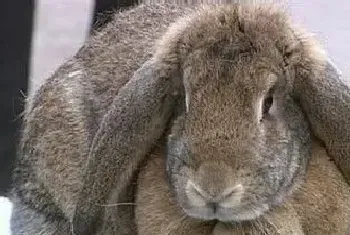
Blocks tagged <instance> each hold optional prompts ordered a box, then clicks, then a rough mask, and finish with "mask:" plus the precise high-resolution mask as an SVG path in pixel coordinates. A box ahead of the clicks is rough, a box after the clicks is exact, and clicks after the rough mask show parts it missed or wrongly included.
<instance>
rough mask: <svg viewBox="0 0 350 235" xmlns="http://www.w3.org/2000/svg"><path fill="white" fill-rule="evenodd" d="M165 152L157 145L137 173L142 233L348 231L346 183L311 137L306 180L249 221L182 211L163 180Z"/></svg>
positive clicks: (307, 234) (312, 234)
mask: <svg viewBox="0 0 350 235" xmlns="http://www.w3.org/2000/svg"><path fill="white" fill-rule="evenodd" d="M165 153H166V151H165V149H164V147H163V146H159V147H158V148H157V149H156V150H155V151H154V152H153V153H152V154H151V155H150V156H149V158H148V161H147V163H146V164H145V166H143V168H142V170H141V172H140V174H139V180H138V190H137V196H136V221H137V228H138V231H139V233H138V234H140V235H151V234H152V235H154V234H162V235H165V234H166V235H175V234H178V235H185V234H191V235H197V234H198V235H247V234H249V235H262V234H266V235H267V234H268V235H324V234H332V235H346V234H348V231H349V229H350V222H349V218H350V190H349V186H348V184H347V183H346V181H345V180H344V178H343V176H342V175H341V173H340V172H339V169H338V168H337V167H336V166H335V164H334V162H333V161H332V160H331V159H330V158H329V156H328V155H327V152H326V150H325V148H324V147H323V146H322V145H321V144H320V143H319V142H318V141H314V142H313V148H312V156H311V159H310V162H309V167H308V171H307V174H306V180H305V182H304V183H303V184H302V185H301V186H300V187H298V189H297V190H296V191H295V193H294V194H293V195H292V196H291V197H288V199H287V200H286V201H285V203H284V204H282V205H280V206H278V207H274V208H273V209H272V210H271V211H269V212H267V213H265V214H264V215H262V216H261V217H259V218H258V219H256V220H254V221H249V222H246V221H243V222H236V223H223V222H217V221H203V220H197V219H194V218H191V217H189V216H188V215H187V214H186V213H184V211H183V210H182V209H181V208H180V207H179V206H178V205H177V203H176V199H175V198H174V195H173V193H172V192H171V190H170V187H169V184H168V181H167V180H166V178H167V176H166V171H165V165H166V160H165ZM330 189H334V190H330Z"/></svg>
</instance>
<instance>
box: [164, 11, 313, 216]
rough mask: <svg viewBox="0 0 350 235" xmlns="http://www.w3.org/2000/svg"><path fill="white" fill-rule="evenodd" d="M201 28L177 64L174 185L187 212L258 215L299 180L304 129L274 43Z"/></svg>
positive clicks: (171, 159)
mask: <svg viewBox="0 0 350 235" xmlns="http://www.w3.org/2000/svg"><path fill="white" fill-rule="evenodd" d="M217 18H220V17H219V16H217V17H216V19H217ZM207 22H208V21H207ZM213 22H215V19H213ZM213 24H214V23H213ZM259 24H260V23H259ZM208 25H209V26H208ZM197 26H198V24H197ZM206 26H207V28H208V27H209V28H211V29H213V28H215V27H214V26H212V27H211V26H210V24H208V23H207V25H206ZM217 27H218V28H219V27H221V26H220V25H219V26H217ZM200 28H201V27H200V26H198V27H197V29H198V30H197V32H196V30H195V29H193V30H192V31H190V33H188V34H187V35H186V34H185V33H184V35H183V39H182V45H183V47H182V48H185V47H186V46H187V47H188V48H190V49H187V51H186V54H184V55H183V56H182V58H184V59H183V63H182V64H181V66H182V67H181V68H182V70H183V72H182V75H183V81H184V90H185V93H186V98H185V99H184V104H183V111H182V112H179V113H180V114H179V115H178V116H177V118H176V119H175V120H174V122H173V124H172V129H171V132H170V134H169V137H168V142H167V173H168V178H169V181H170V185H171V189H172V191H173V192H174V194H175V196H176V199H177V201H178V204H179V205H180V206H181V207H182V209H183V210H184V211H185V213H187V214H188V215H189V216H191V217H195V218H199V219H204V220H214V219H217V220H220V221H242V220H251V219H255V218H256V217H258V216H260V215H261V214H262V213H264V212H266V211H267V210H269V209H270V208H271V206H273V205H276V204H279V203H281V202H282V201H283V199H285V198H286V197H287V196H288V195H290V194H291V192H293V190H294V189H295V188H296V187H297V186H298V185H299V182H300V180H301V179H302V177H303V175H304V173H305V171H306V165H307V160H308V156H309V155H310V146H311V137H310V130H309V126H308V123H307V121H306V117H305V116H304V113H303V112H302V110H301V108H300V107H299V105H298V104H297V103H296V102H295V101H294V99H293V98H292V90H293V88H292V87H293V85H292V84H291V83H292V80H293V79H291V76H292V75H291V74H290V72H289V71H288V69H286V66H285V64H284V58H283V57H284V55H283V54H282V53H281V50H279V49H278V47H277V46H276V45H277V43H276V42H275V40H273V39H271V40H269V38H268V36H267V35H265V36H264V40H261V41H258V40H259V38H258V37H256V38H254V37H248V36H246V35H249V33H235V32H233V31H234V30H233V29H232V27H231V28H230V29H227V30H222V31H221V33H217V34H216V33H215V29H213V30H212V31H211V33H210V31H209V30H207V29H205V30H206V31H205V30H204V31H201V32H198V31H199V29H200ZM251 28H254V27H251ZM255 28H258V27H255ZM241 31H242V30H241ZM217 32H219V31H217ZM252 32H254V31H252ZM206 33H207V34H206ZM198 35H200V36H198ZM275 35H277V33H275ZM193 38H202V39H203V40H202V41H198V43H193V42H192V41H191V40H193ZM209 39H210V40H209ZM260 39H261V38H260ZM186 40H187V41H186ZM191 42H192V43H191ZM189 45H190V46H189Z"/></svg>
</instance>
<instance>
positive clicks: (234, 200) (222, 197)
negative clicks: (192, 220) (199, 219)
mask: <svg viewBox="0 0 350 235" xmlns="http://www.w3.org/2000/svg"><path fill="white" fill-rule="evenodd" d="M186 193H187V197H188V199H189V201H190V203H191V204H192V205H193V206H197V207H204V206H206V207H211V208H213V209H214V210H215V209H216V208H217V207H233V206H235V205H237V204H238V203H240V200H241V197H242V193H243V186H242V185H241V184H236V185H234V186H232V187H227V188H224V189H223V190H220V191H216V192H215V193H212V192H208V191H205V190H203V188H201V187H200V186H199V185H198V184H195V183H194V182H193V181H189V182H188V184H187V188H186Z"/></svg>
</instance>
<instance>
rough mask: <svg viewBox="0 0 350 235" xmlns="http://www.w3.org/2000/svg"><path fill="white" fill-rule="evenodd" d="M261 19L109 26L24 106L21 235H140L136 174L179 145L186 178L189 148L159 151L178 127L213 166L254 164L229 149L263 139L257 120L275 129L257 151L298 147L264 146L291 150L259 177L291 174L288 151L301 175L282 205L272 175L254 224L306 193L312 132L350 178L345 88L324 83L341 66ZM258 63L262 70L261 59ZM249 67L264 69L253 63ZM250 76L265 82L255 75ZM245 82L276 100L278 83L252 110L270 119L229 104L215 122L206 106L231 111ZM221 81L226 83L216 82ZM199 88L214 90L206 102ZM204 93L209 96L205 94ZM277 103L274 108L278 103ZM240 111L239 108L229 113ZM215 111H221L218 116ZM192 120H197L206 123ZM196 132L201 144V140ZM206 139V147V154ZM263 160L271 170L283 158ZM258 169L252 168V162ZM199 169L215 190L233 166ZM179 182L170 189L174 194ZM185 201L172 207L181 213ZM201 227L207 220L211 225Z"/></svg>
mask: <svg viewBox="0 0 350 235" xmlns="http://www.w3.org/2000/svg"><path fill="white" fill-rule="evenodd" d="M254 9H255V10H254ZM262 9H265V8H264V7H262V6H260V7H258V8H254V7H252V6H248V5H244V4H243V5H237V4H229V5H223V6H215V5H210V6H207V7H204V8H202V7H200V6H192V5H191V6H189V5H171V4H164V5H157V4H153V5H142V4H141V5H139V6H137V7H135V8H131V9H129V10H126V11H122V12H118V13H116V14H115V16H114V19H113V20H112V21H111V22H110V23H109V24H107V25H106V26H105V28H103V29H101V30H99V31H98V32H96V34H94V36H93V37H92V38H90V39H89V40H88V41H87V42H86V43H85V45H84V46H83V47H82V48H81V49H80V50H79V51H78V52H77V54H76V55H75V56H74V57H73V58H71V59H70V60H68V61H67V62H66V63H64V64H63V65H62V66H61V67H60V68H59V69H58V70H57V71H56V72H55V73H54V74H53V75H52V76H51V77H50V78H49V79H48V80H46V81H45V83H44V84H43V85H42V86H41V87H40V88H39V90H37V91H36V92H35V94H34V95H33V96H32V97H30V98H29V99H28V101H27V105H26V111H25V113H24V126H23V130H22V137H21V144H20V150H19V156H18V162H17V164H16V169H15V172H14V175H13V178H14V185H13V189H12V191H11V195H10V200H11V201H12V203H13V213H12V216H11V230H12V233H13V234H14V235H19V234H26V235H31V234H43V235H51V234H70V233H71V234H79V235H81V234H118V235H119V234H131V235H132V234H136V233H137V231H136V224H135V220H134V206H132V205H129V204H133V203H134V201H135V190H136V186H137V180H138V171H139V168H140V166H142V164H143V163H144V162H145V161H146V157H147V156H148V155H149V154H150V153H152V151H153V150H154V149H155V146H156V145H158V144H159V143H163V144H164V145H169V146H173V147H171V148H169V149H172V150H173V152H169V153H167V155H175V156H174V157H171V158H168V159H169V161H174V162H173V163H171V162H169V163H167V165H168V166H169V165H172V166H179V162H183V161H185V162H186V164H187V163H188V161H189V160H191V159H192V158H191V159H186V157H184V156H181V157H177V156H176V154H177V152H176V151H177V150H184V149H185V148H182V147H181V142H178V141H177V140H176V138H177V135H172V136H173V137H174V138H172V140H173V141H170V142H169V143H165V142H164V141H165V140H166V139H168V135H167V133H169V131H170V130H172V133H174V131H175V129H176V128H179V127H181V125H182V124H181V123H184V122H182V120H186V123H191V126H190V129H187V131H188V132H189V134H190V135H188V138H191V141H193V140H196V138H197V137H198V138H197V140H196V142H193V143H194V144H195V145H196V146H197V147H196V148H197V150H199V149H200V148H202V147H203V149H200V150H201V151H203V152H207V155H206V156H203V158H206V157H209V158H210V157H211V156H210V154H213V153H214V152H215V151H217V150H218V148H220V151H219V153H220V156H221V157H222V158H223V159H224V158H225V154H227V153H229V152H230V154H234V155H237V154H247V161H248V162H249V161H250V160H249V159H250V158H251V157H252V155H249V154H253V152H254V151H255V150H256V148H255V147H256V143H258V141H256V142H253V139H252V143H250V142H248V141H246V142H245V144H246V145H238V144H236V145H232V146H228V145H227V143H229V142H232V141H233V140H234V142H235V143H239V141H240V140H241V141H242V140H243V139H245V138H247V137H248V136H251V135H252V132H254V131H255V132H258V129H257V127H256V125H257V124H256V123H257V121H256V120H260V119H261V123H265V124H263V125H266V126H265V127H266V128H264V129H262V130H261V132H259V135H260V137H261V135H262V134H264V133H265V134H264V137H261V138H260V137H258V136H256V137H255V139H256V140H259V141H267V139H266V138H265V136H273V139H275V140H276V136H279V137H280V138H281V140H285V138H284V137H283V136H284V135H287V134H288V137H289V138H288V140H293V142H292V143H291V142H286V141H280V142H276V141H275V142H273V141H272V139H271V140H270V139H269V140H268V142H267V144H269V148H270V147H271V148H270V149H265V153H264V154H265V155H268V153H270V151H271V152H274V151H272V150H276V151H281V153H282V152H284V151H285V150H286V149H287V150H289V152H287V154H281V156H282V159H278V161H275V163H276V165H275V166H266V165H264V164H262V166H264V167H271V168H277V166H278V170H279V171H278V172H280V170H281V168H285V169H287V165H286V163H288V162H290V161H289V160H290V157H289V155H291V154H292V152H293V151H296V152H297V154H293V158H295V159H293V160H294V162H298V165H296V166H294V167H292V168H293V172H292V173H290V171H288V172H289V173H290V174H288V175H283V177H282V178H283V180H284V184H283V185H282V186H281V187H283V190H281V191H283V193H281V194H280V193H278V195H277V194H276V190H277V186H276V185H277V183H279V182H280V180H281V179H280V176H279V175H278V174H280V173H278V172H274V171H268V172H267V171H263V174H264V175H265V176H266V177H272V178H273V179H274V180H275V181H276V182H275V183H276V184H273V185H270V186H271V187H267V188H268V190H270V191H268V190H263V189H262V190H263V192H262V194H264V197H265V198H266V199H267V198H269V199H271V197H273V195H277V196H276V197H273V200H268V201H267V202H265V203H263V204H260V205H261V206H260V207H259V208H256V211H254V212H256V213H257V211H259V212H260V213H263V212H264V211H267V210H268V209H269V207H271V206H273V204H275V203H277V204H278V203H279V202H280V201H283V199H284V198H286V197H287V196H288V195H289V194H292V192H293V191H294V186H293V185H297V184H298V183H296V182H295V183H293V184H292V186H290V185H289V183H288V182H291V181H293V182H294V181H302V178H303V175H304V174H305V172H306V166H307V161H308V156H309V155H310V152H311V150H310V148H311V147H309V146H311V140H310V138H311V137H310V136H309V135H310V132H311V133H314V132H315V134H316V136H317V137H318V138H319V139H320V141H323V142H324V143H325V145H326V148H327V151H329V152H330V155H331V156H332V158H333V159H334V161H335V163H336V164H337V165H338V166H339V164H340V167H343V168H341V169H342V170H343V171H344V172H345V173H344V175H346V171H347V169H348V168H347V167H346V165H344V164H345V163H346V157H347V156H348V152H347V146H346V145H342V144H341V143H347V142H346V141H345V140H347V139H348V138H349V136H350V134H349V129H345V127H347V126H349V125H350V124H349V119H348V118H347V116H346V113H349V106H348V104H349V103H350V102H349V101H350V92H349V89H348V88H347V87H346V86H345V85H344V84H342V83H341V81H340V80H339V79H338V75H337V74H336V75H334V76H330V75H329V76H328V74H327V73H328V72H327V71H328V70H329V69H332V68H329V69H328V68H327V66H326V65H327V64H328V63H326V60H327V58H326V56H324V55H323V54H322V53H321V52H319V51H318V50H315V48H316V47H315V46H314V43H313V42H312V41H311V39H309V38H307V39H306V38H304V34H299V32H298V31H296V30H294V29H292V28H291V27H290V24H289V23H288V21H287V19H286V17H285V15H283V14H282V13H279V12H275V11H269V10H267V11H265V10H262ZM177 19H179V20H177ZM257 19H258V20H257ZM264 22H265V23H264ZM266 22H267V23H266ZM171 25H172V26H171ZM264 30H265V31H264ZM317 48H318V47H317ZM317 48H316V49H317ZM207 52H208V53H207ZM252 53H253V54H254V56H252ZM261 55H264V57H263V58H265V59H266V60H262V59H261V58H262V57H260V56H261ZM254 61H255V62H256V63H257V64H253V63H254ZM249 63H252V64H249ZM264 63H268V64H269V65H274V66H273V67H272V68H270V69H272V70H268V69H267V70H265V72H264V71H263V70H259V73H257V72H258V71H257V69H254V68H261V67H260V66H263V65H264ZM244 64H249V65H250V66H251V67H250V68H251V69H248V67H243V66H242V65H244ZM243 68H245V70H243ZM253 72H254V74H253V75H258V76H256V77H255V76H251V77H250V76H249V74H250V73H253ZM251 75H252V74H251ZM238 76H245V77H246V78H247V79H248V80H249V78H250V79H256V81H258V78H260V80H261V81H264V78H266V77H269V79H268V80H266V79H267V78H266V79H265V80H266V81H270V82H276V84H277V85H278V86H276V88H277V89H276V91H275V90H274V89H271V91H270V92H268V90H269V88H270V85H272V84H265V83H264V82H262V83H261V84H260V85H261V86H262V87H259V88H261V90H264V92H266V94H265V93H264V94H259V96H258V97H255V98H256V99H260V100H259V102H260V103H261V104H262V107H251V110H248V109H247V110H246V109H243V106H240V104H239V103H238V102H236V103H234V104H235V106H234V107H233V106H232V107H231V106H230V107H229V106H225V108H224V109H223V110H221V111H220V110H216V109H221V107H219V106H216V105H209V104H215V103H217V102H219V101H220V102H221V103H222V102H229V101H231V100H230V99H228V98H229V97H228V96H225V94H227V92H233V91H234V90H230V89H231V88H232V86H233V83H228V81H231V80H230V78H235V77H238ZM219 77H220V80H215V78H219ZM206 78H208V79H209V78H213V79H214V80H212V81H211V83H215V81H217V82H218V84H216V85H220V84H221V85H222V84H225V86H221V88H227V89H226V90H225V89H219V90H218V91H215V89H214V88H216V87H215V86H211V87H212V88H213V89H214V90H213V89H211V88H210V86H204V85H205V79H206ZM320 79H322V80H323V81H322V82H320ZM248 80H242V81H248ZM209 81H210V80H209ZM232 81H235V80H232ZM237 81H239V80H237ZM226 85H227V86H226ZM238 85H239V87H241V88H244V89H243V90H242V93H241V94H242V95H244V94H246V93H247V92H248V94H249V89H250V87H249V84H248V83H247V84H245V83H244V82H243V83H240V84H238ZM274 87H275V86H274ZM281 87H282V88H286V89H281ZM209 88H210V89H209ZM248 88H249V89H248ZM203 89H204V90H205V91H201V90H203ZM235 89H236V91H237V89H238V88H235ZM251 89H254V87H251ZM243 91H244V92H245V93H244V92H243ZM287 91H288V92H287ZM205 93H208V94H214V95H209V96H201V95H200V94H205ZM215 94H217V95H215ZM220 94H223V95H222V96H221V95H220ZM272 94H273V95H277V96H278V97H279V99H277V101H275V99H271V97H270V95H272ZM333 94H342V95H341V96H334V95H333ZM265 95H266V99H265V98H264V97H265ZM284 96H285V97H284ZM206 97H207V98H206ZM225 97H226V98H225ZM320 99H322V100H320ZM271 101H273V104H275V105H272V104H271ZM206 102H207V104H208V105H209V106H207V107H206V108H205V109H201V108H200V106H199V104H203V105H204V104H205V103H206ZM208 102H209V103H208ZM276 102H277V104H278V106H280V105H281V104H282V103H283V104H284V103H286V104H288V105H287V106H285V107H284V108H283V109H282V110H280V112H281V113H279V114H280V115H285V116H283V117H284V119H281V118H279V119H277V120H279V121H280V122H277V124H278V125H275V124H273V120H276V118H274V116H270V115H268V113H269V112H268V111H269V108H270V107H269V106H270V105H272V107H275V106H276ZM227 104H228V103H227ZM329 105H332V107H329ZM195 107H198V108H195ZM254 108H255V109H256V110H260V111H257V112H255V114H254V115H255V116H254V117H255V118H256V120H255V122H253V121H254V120H253V121H252V120H251V118H252V116H251V115H252V112H253V110H254ZM234 109H237V110H235V112H234V113H233V112H232V110H234ZM309 110H311V111H309ZM214 111H215V112H214ZM217 111H220V115H219V116H218V115H217V114H218V113H217ZM282 111H283V112H282ZM284 111H285V112H284ZM287 111H288V112H287ZM330 111H332V112H330ZM205 112H213V115H212V119H206V118H205V115H204V114H205ZM277 112H278V110H277ZM189 114H191V115H189ZM215 114H216V115H215ZM233 114H234V115H233ZM238 114H239V115H238ZM196 115H200V119H198V118H197V116H196ZM198 117H199V116H198ZM230 118H232V119H237V120H246V123H241V124H242V125H237V126H239V127H240V128H241V129H235V128H233V129H231V128H232V126H230V122H227V120H228V119H230ZM238 118H239V119H238ZM248 120H251V121H252V122H248ZM281 120H282V121H281ZM174 122H175V124H174ZM201 123H205V125H206V131H205V133H200V132H198V131H197V132H195V130H197V129H198V128H200V127H201V125H202V124H201ZM217 124H219V125H217ZM292 124H293V125H292ZM243 126H245V128H243ZM267 127H268V128H267ZM343 127H344V128H343ZM174 128H175V129H174ZM180 129H181V128H180ZM309 129H310V130H311V131H309ZM247 130H249V131H251V133H249V132H247ZM300 130H304V132H303V133H300ZM320 130H324V131H325V132H324V133H327V134H324V133H323V132H322V133H320ZM271 133H273V134H274V135H271ZM196 134H201V136H197V137H196ZM290 135H291V136H292V137H291V136H290ZM195 137H196V138H195ZM333 137H334V138H333ZM335 137H336V138H335ZM213 140H215V146H214V142H213ZM200 141H205V142H206V144H205V145H203V146H201V145H198V143H200ZM337 141H339V142H337ZM179 143H180V145H178V144H179ZM276 143H277V144H276ZM216 144H218V145H216ZM177 146H180V147H181V148H180V149H179V148H178V147H177ZM287 146H289V147H293V148H292V149H289V148H287ZM333 147H334V148H336V149H334V151H332V148H333ZM340 147H341V148H340ZM205 148H207V149H205ZM191 149H192V150H193V151H195V149H194V148H191ZM231 151H233V152H231ZM255 153H256V152H255ZM248 156H250V157H248ZM268 156H269V158H271V159H269V162H273V159H274V158H276V156H274V155H271V156H270V155H268ZM226 157H227V155H226ZM251 159H252V158H251ZM283 159H284V160H287V162H286V161H283ZM192 160H195V158H194V159H192ZM192 160H191V161H192ZM254 161H255V163H257V161H256V158H255V159H254ZM191 164H193V163H191ZM238 166H239V165H237V167H238ZM172 169H173V170H174V171H172V170H171V169H168V172H169V174H170V179H176V178H175V176H176V174H175V175H174V173H175V172H176V171H175V170H176V167H174V168H172ZM201 169H202V171H203V172H204V173H207V170H208V169H220V170H219V171H218V172H221V174H222V175H221V176H220V175H219V176H218V177H219V178H220V177H223V176H224V174H227V173H228V172H229V171H230V167H229V166H226V165H225V164H224V161H223V162H222V164H221V165H220V164H219V165H215V164H214V165H213V166H210V165H204V166H203V167H202V168H201ZM225 169H226V170H225ZM261 169H264V168H263V167H262V168H261ZM288 169H289V168H288ZM289 170H290V169H289ZM245 171H247V169H243V171H242V172H241V171H239V174H252V173H251V172H249V171H247V172H245ZM283 172H284V171H283ZM285 172H287V171H285ZM254 174H256V173H254ZM274 174H276V175H274ZM178 183H179V182H175V181H174V182H172V183H171V184H170V185H177V184H178ZM231 183H234V182H231ZM217 187H218V189H219V187H225V186H224V185H221V186H220V185H218V186H217ZM240 188H241V186H239V185H238V188H235V190H238V192H240V190H242V189H243V188H241V189H240ZM177 192H179V195H177V196H176V198H178V199H181V198H182V199H183V197H182V196H184V195H182V194H181V193H183V191H179V190H177ZM181 195H182V196H181ZM259 200H262V198H260V199H259ZM185 203H186V200H178V202H177V204H179V206H184V204H185ZM112 205H116V206H112ZM257 205H258V204H257ZM187 210H188V211H187V213H189V214H191V216H192V217H194V218H196V217H198V216H199V215H201V214H202V212H203V211H202V212H201V209H199V211H197V212H196V211H193V210H191V208H189V207H188V208H187ZM223 216H224V217H222V218H221V219H224V220H225V219H230V220H231V219H236V220H237V219H243V217H245V219H254V218H255V216H256V214H255V213H250V212H247V213H246V214H245V215H242V216H243V217H242V216H241V217H240V216H239V215H236V217H235V218H233V217H231V218H228V217H227V216H229V217H230V215H229V213H227V214H225V215H223ZM202 219H205V220H209V219H211V215H210V214H208V217H207V218H202Z"/></svg>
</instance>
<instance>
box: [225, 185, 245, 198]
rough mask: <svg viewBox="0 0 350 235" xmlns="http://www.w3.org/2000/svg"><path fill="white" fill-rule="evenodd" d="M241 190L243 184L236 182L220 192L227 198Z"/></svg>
mask: <svg viewBox="0 0 350 235" xmlns="http://www.w3.org/2000/svg"><path fill="white" fill-rule="evenodd" d="M242 191H243V186H242V185H241V184H237V185H235V186H234V187H230V188H227V189H225V190H224V192H223V193H222V198H228V197H232V196H235V195H237V194H240V193H241V192H242Z"/></svg>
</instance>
